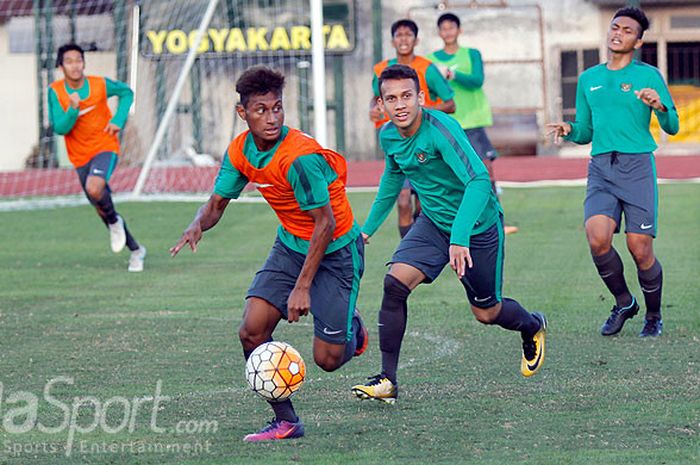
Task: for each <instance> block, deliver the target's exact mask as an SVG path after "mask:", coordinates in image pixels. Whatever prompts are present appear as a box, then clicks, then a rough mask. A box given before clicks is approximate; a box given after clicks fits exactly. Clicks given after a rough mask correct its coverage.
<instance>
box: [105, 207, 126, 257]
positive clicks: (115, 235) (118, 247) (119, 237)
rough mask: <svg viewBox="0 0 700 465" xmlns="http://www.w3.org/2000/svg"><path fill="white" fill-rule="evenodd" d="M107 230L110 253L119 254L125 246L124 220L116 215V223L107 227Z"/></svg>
mask: <svg viewBox="0 0 700 465" xmlns="http://www.w3.org/2000/svg"><path fill="white" fill-rule="evenodd" d="M107 227H108V228H109V245H110V246H111V247H112V252H114V253H119V252H121V251H122V249H123V248H124V246H125V245H126V230H125V229H124V220H123V219H122V217H121V216H119V215H117V221H116V222H115V223H112V224H110V225H108V226H107Z"/></svg>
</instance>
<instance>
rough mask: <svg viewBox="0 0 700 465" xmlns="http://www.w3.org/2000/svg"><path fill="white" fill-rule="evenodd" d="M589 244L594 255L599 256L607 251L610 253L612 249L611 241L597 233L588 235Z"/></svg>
mask: <svg viewBox="0 0 700 465" xmlns="http://www.w3.org/2000/svg"><path fill="white" fill-rule="evenodd" d="M588 246H589V247H590V249H591V254H592V255H594V256H596V257H597V256H599V255H603V254H605V253H608V251H609V250H610V247H611V244H610V241H609V240H608V239H607V238H605V237H601V236H596V235H589V236H588Z"/></svg>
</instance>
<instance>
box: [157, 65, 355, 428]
mask: <svg viewBox="0 0 700 465" xmlns="http://www.w3.org/2000/svg"><path fill="white" fill-rule="evenodd" d="M283 86H284V76H282V75H281V74H280V73H278V72H276V71H273V70H271V69H269V68H266V67H264V66H255V67H252V68H250V69H248V70H246V71H245V72H244V73H243V74H242V75H241V77H240V78H239V79H238V81H237V82H236V91H237V92H238V94H239V95H240V103H239V104H238V105H237V107H236V111H237V113H238V115H239V116H240V117H241V119H242V120H243V121H245V122H246V123H247V124H248V128H249V130H247V131H245V132H243V133H242V134H240V135H239V136H238V137H236V138H235V139H234V140H233V142H231V144H230V145H229V147H228V149H227V150H226V153H225V154H224V159H223V161H222V163H221V168H220V170H219V174H218V176H217V179H216V184H215V186H214V192H213V194H212V195H211V197H210V198H209V201H208V202H207V203H206V204H204V205H203V206H202V207H201V208H200V209H199V211H198V212H197V214H196V215H195V217H194V220H193V221H192V223H191V224H190V225H189V226H188V227H187V229H186V230H185V232H184V233H183V235H182V237H181V238H180V240H179V241H178V242H177V244H176V245H175V246H174V247H172V248H171V249H170V253H171V254H172V255H173V256H175V255H176V254H177V253H178V252H179V251H180V250H181V249H182V248H183V247H184V246H185V245H187V244H189V246H190V248H191V249H192V250H193V251H195V250H196V249H197V243H198V242H199V240H200V239H201V238H202V233H203V232H204V231H206V230H208V229H211V228H213V227H214V226H215V225H216V223H217V222H218V221H219V219H220V218H221V216H222V215H223V213H224V210H225V209H226V207H227V205H228V204H229V201H230V200H231V199H236V198H238V196H239V195H240V193H241V191H242V190H243V188H244V187H245V186H246V184H248V183H249V182H250V183H253V184H254V185H255V186H256V187H257V188H258V190H259V191H260V193H261V194H262V196H263V197H264V198H265V200H267V202H268V203H269V205H270V206H271V207H272V209H273V210H274V212H275V213H276V214H277V217H278V218H279V221H280V223H281V224H280V226H279V228H278V231H277V239H276V240H275V243H274V245H273V247H272V250H271V251H270V255H269V256H268V258H267V260H266V262H265V264H264V265H263V267H262V269H261V270H260V271H258V272H257V274H256V275H255V278H254V279H253V283H252V284H251V286H250V289H249V290H248V293H247V296H246V305H245V310H244V312H243V322H242V323H241V326H240V329H239V337H240V340H241V344H242V345H243V353H244V355H245V358H246V359H248V357H249V356H250V354H251V353H252V352H253V350H255V348H256V347H258V346H259V345H260V344H262V343H265V342H268V341H271V340H272V333H273V331H274V330H275V328H276V327H277V324H278V323H279V322H280V321H281V320H282V319H285V320H287V321H288V322H290V323H293V322H295V321H299V318H300V317H301V316H304V315H307V314H308V313H309V312H311V314H312V315H313V317H314V338H313V353H314V361H315V362H316V364H317V365H318V366H319V367H321V368H322V369H323V370H326V371H333V370H336V369H338V368H340V367H341V366H342V365H343V364H345V363H346V362H347V361H348V360H350V359H351V358H352V357H354V356H357V355H360V354H362V353H363V352H364V351H365V349H366V347H367V338H368V336H367V329H366V328H365V326H364V324H363V323H362V320H361V318H360V315H359V313H358V312H357V310H356V309H355V304H356V302H357V295H358V291H359V285H360V278H361V276H362V273H363V270H364V243H363V241H362V237H361V234H360V228H359V226H358V224H357V223H356V222H355V218H354V216H353V213H352V209H351V208H350V203H349V202H348V198H347V196H346V194H345V182H346V177H347V166H346V163H345V159H344V158H343V157H342V156H341V155H340V154H338V153H336V152H333V151H332V150H328V149H324V148H323V147H321V146H320V145H319V144H318V142H316V141H315V140H314V139H313V138H312V137H311V136H308V135H307V134H304V133H302V132H301V131H299V130H297V129H292V128H289V127H287V126H285V125H284V108H283V106H282V88H283ZM270 406H271V407H272V409H273V410H274V412H275V418H274V419H273V421H272V422H271V423H270V424H269V425H267V426H265V427H264V428H263V429H262V430H260V431H259V432H257V433H254V434H249V435H247V436H246V437H245V438H244V440H245V441H267V440H278V439H292V438H298V437H301V436H303V435H304V425H303V423H302V422H301V420H300V419H299V417H297V415H296V413H295V412H294V408H293V407H292V403H291V402H290V401H289V399H287V400H285V401H283V402H271V403H270Z"/></svg>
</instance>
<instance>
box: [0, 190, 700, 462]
mask: <svg viewBox="0 0 700 465" xmlns="http://www.w3.org/2000/svg"><path fill="white" fill-rule="evenodd" d="M660 191H661V210H660V223H661V231H660V237H659V238H658V239H657V241H656V243H655V246H656V251H657V255H658V256H659V258H660V260H661V261H662V263H663V265H664V285H665V287H664V308H663V311H664V323H665V334H664V335H663V337H662V338H660V339H658V340H640V339H639V338H638V337H637V332H638V331H639V329H640V326H641V318H639V317H637V318H635V319H634V320H631V321H630V322H629V323H628V325H627V326H626V327H625V329H624V330H623V332H622V333H621V335H619V336H618V337H613V338H603V337H601V336H600V335H599V334H598V328H599V326H600V324H601V323H602V321H603V320H605V318H606V317H607V312H608V310H609V308H610V306H611V305H612V302H611V299H610V297H609V296H608V294H607V292H606V290H605V288H604V286H603V284H602V283H601V282H600V279H599V278H598V277H597V274H596V272H595V269H594V267H593V264H592V262H591V260H590V257H589V254H588V251H587V246H586V244H585V238H584V234H583V230H582V226H581V223H582V221H581V215H582V199H583V189H581V188H548V189H545V188H543V189H510V190H507V191H506V193H505V195H504V198H503V200H504V206H505V209H506V212H507V220H508V221H507V222H508V223H510V224H515V225H517V226H519V227H520V228H521V232H520V233H518V234H516V235H513V236H509V237H508V241H507V252H506V271H505V283H504V294H505V295H508V296H512V297H514V298H516V299H518V300H519V301H520V302H521V303H522V304H523V305H524V306H526V307H527V308H528V309H530V310H540V311H544V312H545V313H546V314H547V316H548V318H549V321H550V332H549V336H548V352H547V361H546V363H545V366H544V368H543V370H542V372H541V373H539V374H538V375H537V376H536V377H534V378H532V379H524V378H522V377H521V376H520V374H519V370H518V368H519V357H520V352H519V350H520V348H519V337H518V336H517V335H514V334H512V333H508V332H507V331H504V330H502V329H500V328H497V327H487V326H483V325H481V324H479V323H478V322H476V321H475V320H474V318H473V317H472V316H471V312H470V311H469V309H468V306H467V302H466V299H465V297H464V291H463V290H462V288H461V286H459V284H458V282H457V281H456V279H455V278H454V277H453V275H452V273H451V272H449V271H448V270H446V271H445V272H444V274H443V276H442V277H441V278H440V279H439V280H438V281H437V282H436V283H434V284H432V285H429V286H422V287H419V288H418V289H417V290H416V291H415V293H414V294H413V295H412V297H411V300H410V310H409V327H408V333H407V336H406V339H405V342H404V351H403V353H402V358H401V370H400V373H399V374H400V380H401V383H402V386H401V387H402V391H401V398H400V399H399V402H398V403H397V405H395V406H393V407H391V406H386V405H380V404H378V403H371V402H361V401H358V400H356V399H354V398H352V397H351V395H350V392H349V387H350V386H351V385H352V384H355V383H357V382H360V381H362V380H363V379H364V377H365V376H368V375H371V374H374V373H375V372H376V371H377V370H378V366H379V349H378V347H377V332H376V329H375V328H376V326H375V324H376V316H377V309H378V306H379V303H380V296H381V287H382V285H381V283H382V276H383V274H384V272H385V268H384V266H383V264H384V262H385V261H386V260H387V259H388V258H389V257H390V255H391V253H392V251H393V248H394V246H395V245H396V242H397V237H398V235H397V231H396V227H395V217H393V216H392V217H390V218H389V220H388V221H387V223H386V224H385V225H384V227H383V228H382V229H381V230H380V232H379V233H378V234H377V235H376V236H375V237H373V239H372V243H371V244H370V245H369V246H368V247H367V257H366V258H367V266H366V273H365V276H364V279H363V282H362V289H361V295H360V308H361V309H363V314H364V316H365V319H366V321H367V322H368V323H369V326H370V328H371V330H370V335H371V338H372V340H371V342H370V348H369V350H368V352H367V353H366V354H365V355H363V356H362V357H361V358H359V359H356V360H353V361H352V362H351V363H349V364H348V365H347V366H345V367H343V368H341V369H340V370H338V371H337V372H334V373H325V372H323V371H321V370H320V369H318V368H317V367H315V366H313V362H312V360H313V357H312V355H311V343H310V342H311V337H312V325H311V320H310V319H308V318H307V319H305V320H304V321H302V322H301V323H300V324H294V325H287V324H286V323H282V324H281V325H280V327H279V329H278V331H277V332H276V334H275V336H276V338H277V339H280V340H284V341H287V342H289V343H291V344H292V345H294V346H295V347H296V348H297V349H299V351H300V352H301V353H302V355H303V356H304V357H305V359H306V360H307V362H308V363H309V366H308V378H307V382H306V384H305V385H304V386H303V387H302V389H301V391H300V393H299V395H298V397H296V398H295V406H296V409H297V412H298V413H299V414H300V415H301V416H302V418H303V420H304V421H305V424H306V437H305V438H303V439H301V440H297V441H289V442H282V443H275V444H256V445H250V444H244V443H243V442H242V441H241V437H242V436H243V435H244V434H246V433H249V432H251V431H254V430H256V429H258V428H260V427H261V426H262V425H263V423H264V422H265V421H266V420H268V419H269V418H270V416H271V414H270V411H269V409H268V407H267V405H266V404H265V403H264V402H263V401H262V400H260V399H259V398H257V397H256V396H255V395H254V394H252V393H251V392H250V391H248V390H247V386H246V384H245V379H244V377H243V365H244V362H243V357H242V354H241V349H240V344H239V342H238V338H237V333H236V329H237V326H238V324H239V322H240V319H241V313H242V307H243V297H244V295H245V291H246V289H247V287H248V285H249V283H250V280H251V279H252V277H253V275H254V273H255V271H256V270H257V269H258V268H259V266H260V265H261V264H262V262H263V260H264V258H265V257H266V254H267V252H268V250H269V247H270V246H271V244H272V242H273V240H274V235H275V225H276V219H275V217H274V215H273V214H272V213H271V211H270V210H269V208H268V207H267V206H264V205H258V204H237V205H232V206H230V207H229V209H228V211H227V214H226V216H225V217H224V219H223V220H222V222H221V223H220V224H219V225H218V226H217V227H216V228H215V229H214V230H213V231H210V232H208V233H207V234H206V235H205V238H204V240H203V242H202V243H201V248H200V251H199V252H198V253H197V254H191V253H189V252H188V251H185V252H184V253H182V254H181V255H180V256H178V257H177V258H175V259H172V258H170V257H169V255H168V253H167V249H168V247H169V246H170V245H172V244H173V243H174V242H175V241H176V239H177V238H178V237H179V235H180V233H181V231H182V229H183V228H184V226H185V225H186V224H187V223H188V222H189V221H190V219H191V217H192V215H193V213H194V211H195V210H196V208H197V206H196V205H195V204H187V203H175V204H173V203H151V204H141V203H128V204H122V205H120V206H119V207H120V211H121V212H122V213H123V215H124V216H125V217H126V218H127V219H128V221H129V224H130V225H131V226H132V229H133V232H134V233H135V235H136V236H137V238H139V239H140V240H142V241H143V242H144V243H145V244H146V245H147V247H148V250H149V256H148V258H147V262H146V271H145V272H144V273H141V274H129V273H127V272H126V265H127V263H126V260H127V255H126V253H123V254H121V255H118V256H115V255H113V254H112V253H111V252H109V246H108V239H107V234H106V231H105V230H104V228H103V227H102V225H101V224H100V223H99V221H98V220H97V217H96V216H95V215H94V213H93V212H92V211H91V210H90V208H89V207H87V206H85V207H76V208H64V209H58V210H47V211H33V212H12V213H2V214H0V224H1V225H2V227H0V243H1V244H2V247H0V263H2V267H1V268H0V382H2V388H3V391H2V393H0V395H1V396H2V404H1V405H0V419H6V418H7V416H8V415H10V416H11V415H12V414H16V415H17V416H16V417H15V418H14V422H15V423H17V424H21V423H22V422H23V421H25V420H26V419H27V418H26V415H25V416H22V415H21V412H19V411H17V410H14V411H13V410H12V409H17V408H22V407H27V405H28V404H27V402H26V401H19V400H18V399H16V398H12V397H11V396H12V395H13V394H16V393H17V392H18V391H27V392H30V393H32V394H34V395H36V396H38V397H39V398H40V399H41V398H42V397H43V390H44V387H45V385H46V383H47V381H48V380H50V379H53V378H56V377H58V376H66V377H72V378H73V379H74V384H73V385H69V384H66V383H58V384H56V385H55V386H54V388H53V390H52V391H51V393H52V394H53V395H54V396H55V397H56V398H58V399H59V400H61V401H62V402H65V403H67V404H70V403H72V402H73V400H72V399H73V398H74V397H85V396H94V397H96V398H97V399H98V400H99V401H100V402H105V401H107V400H108V399H110V398H112V397H114V396H122V397H124V398H125V399H126V400H124V402H129V403H130V405H132V403H131V400H132V399H133V398H134V397H143V396H148V395H153V394H154V393H155V389H156V383H157V382H158V380H162V388H161V389H162V395H165V396H170V397H171V399H170V400H168V401H166V402H164V403H163V404H162V409H161V410H160V411H159V412H158V414H157V422H158V426H161V427H164V428H166V431H165V432H163V433H156V432H153V431H151V429H150V426H149V424H150V418H151V406H152V403H150V404H149V403H146V404H144V405H143V406H142V408H141V410H140V411H138V412H137V415H136V416H135V418H134V426H135V428H134V430H133V431H131V432H130V431H128V430H126V429H125V430H123V431H121V432H119V433H116V434H108V433H106V432H104V431H103V429H102V428H100V427H98V428H97V429H96V430H95V431H93V432H91V433H88V434H81V433H76V435H75V438H74V445H73V452H72V454H71V456H70V457H68V458H67V457H65V455H64V446H65V444H66V443H67V439H68V438H67V436H68V432H67V431H66V430H63V431H61V432H58V433H55V434H48V433H42V432H40V431H39V430H38V429H37V428H33V429H31V430H30V431H28V432H25V433H21V434H11V433H8V432H7V431H6V427H5V426H4V425H3V426H0V463H2V464H21V463H32V464H57V463H114V464H165V463H186V464H211V465H214V464H217V465H219V464H234V463H240V464H287V463H291V464H299V463H301V464H346V463H358V464H379V463H381V464H407V463H415V464H426V463H431V464H438V463H439V464H442V463H445V464H448V463H449V464H453V463H470V464H493V465H502V464H508V463H526V464H538V465H540V464H544V465H550V464H555V465H556V464H567V465H568V464H571V465H574V464H576V465H578V464H582V465H583V464H585V465H590V464H605V465H609V464H635V465H645V464H648V465H658V464H669V465H671V464H672V465H677V464H697V463H700V387H699V386H700V316H699V314H698V302H699V301H700V291H699V290H698V282H699V281H698V275H699V273H698V263H699V261H700V260H699V259H700V248H699V247H698V243H697V240H698V237H699V236H698V231H700V208H699V207H698V199H699V198H700V186H699V185H691V184H680V185H664V186H661V189H660ZM351 199H352V202H353V205H354V207H355V210H356V212H357V213H358V216H359V217H360V219H362V218H364V216H365V215H366V213H367V211H368V207H369V205H370V202H371V200H372V196H371V195H370V194H362V195H360V194H358V195H353V196H352V197H351ZM616 245H617V248H618V250H620V251H621V255H622V256H623V258H624V260H625V266H626V274H627V277H628V282H629V284H630V288H631V289H632V290H633V292H634V293H635V294H637V296H639V297H641V295H640V292H639V286H638V284H637V281H636V277H635V271H634V266H633V264H632V262H631V260H630V259H629V254H628V253H627V252H626V251H625V246H624V238H623V237H619V238H616ZM13 401H14V403H13ZM120 405H122V404H119V403H116V404H115V403H114V402H113V403H112V405H111V408H110V409H108V416H107V424H108V427H109V426H111V427H113V428H116V426H117V425H118V424H119V423H120V421H121V419H122V413H123V405H122V407H121V408H120ZM25 410H26V409H25ZM25 413H26V412H25ZM79 414H80V415H79V416H78V424H79V425H81V426H82V427H83V428H87V427H88V426H89V425H90V423H91V421H92V419H93V415H92V410H91V409H89V408H83V409H81V410H80V411H79ZM63 417H64V414H63V411H62V410H60V408H59V407H57V406H55V405H51V404H48V403H47V402H46V401H45V400H43V399H42V400H41V401H40V402H39V412H38V421H39V422H41V423H42V424H44V425H46V426H57V425H60V424H61V422H62V420H63ZM189 420H193V421H199V420H209V421H212V420H213V421H217V422H218V429H217V430H216V431H215V432H213V431H209V432H208V433H207V432H201V433H194V434H178V433H177V432H175V431H174V427H175V426H176V425H177V424H178V422H181V421H189ZM206 442H208V444H209V447H208V450H205V451H198V452H197V453H186V452H182V451H181V452H177V451H172V450H171V451H162V450H161V451H156V452H154V451H153V450H151V451H149V450H148V449H146V448H148V447H150V448H154V447H158V446H159V445H160V446H166V445H172V444H180V445H183V444H189V445H190V446H191V447H192V446H196V445H197V443H199V444H200V445H204V444H205V443H206ZM103 443H106V444H107V445H112V446H113V447H116V448H121V447H125V448H126V449H125V450H123V451H117V452H108V453H104V452H103V453H86V452H85V451H84V450H83V451H81V450H80V447H81V446H83V447H87V448H88V449H89V448H90V447H91V445H92V446H94V445H95V444H98V445H100V444H103ZM13 447H22V448H24V451H23V452H22V453H19V454H15V453H13ZM103 448H104V447H103ZM131 448H133V450H132V449H131ZM139 448H141V449H146V450H145V451H143V450H142V452H141V453H139V452H138V450H139Z"/></svg>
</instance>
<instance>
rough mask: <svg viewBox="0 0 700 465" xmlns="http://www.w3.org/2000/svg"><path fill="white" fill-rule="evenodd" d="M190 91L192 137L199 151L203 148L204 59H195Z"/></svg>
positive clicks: (195, 147)
mask: <svg viewBox="0 0 700 465" xmlns="http://www.w3.org/2000/svg"><path fill="white" fill-rule="evenodd" d="M190 91H191V94H192V101H191V103H190V108H191V109H192V138H193V139H194V149H195V150H196V151H197V152H200V153H201V152H202V150H203V147H202V146H203V145H204V144H203V140H202V139H203V138H202V61H201V60H195V62H194V66H193V67H192V74H191V75H190Z"/></svg>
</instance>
